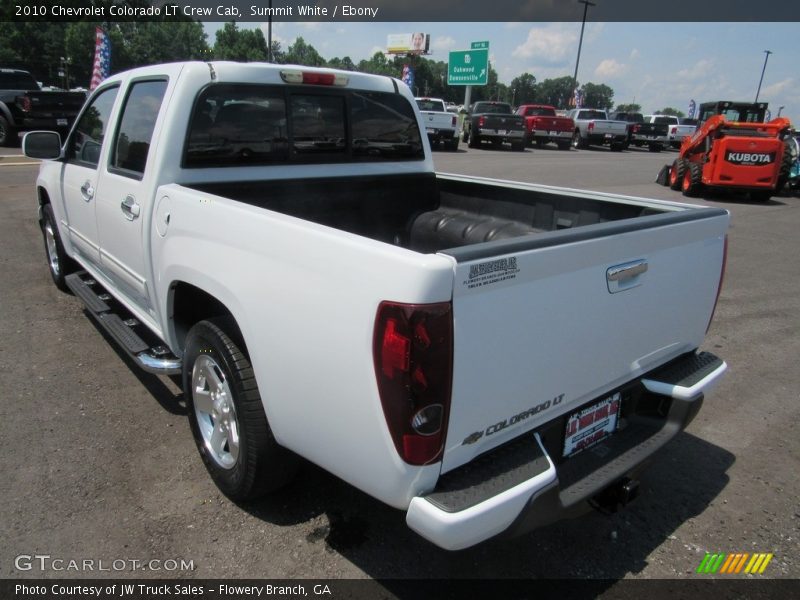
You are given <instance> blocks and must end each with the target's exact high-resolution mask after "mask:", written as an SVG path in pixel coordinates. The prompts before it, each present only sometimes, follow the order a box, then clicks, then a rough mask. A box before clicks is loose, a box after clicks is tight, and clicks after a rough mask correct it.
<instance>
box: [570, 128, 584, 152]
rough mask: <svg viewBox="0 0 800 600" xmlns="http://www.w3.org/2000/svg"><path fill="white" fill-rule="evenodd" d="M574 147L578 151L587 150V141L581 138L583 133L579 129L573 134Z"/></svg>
mask: <svg viewBox="0 0 800 600" xmlns="http://www.w3.org/2000/svg"><path fill="white" fill-rule="evenodd" d="M572 147H573V148H576V149H581V148H586V140H584V139H583V137H581V132H580V131H579V130H577V129H576V130H575V133H573V134H572Z"/></svg>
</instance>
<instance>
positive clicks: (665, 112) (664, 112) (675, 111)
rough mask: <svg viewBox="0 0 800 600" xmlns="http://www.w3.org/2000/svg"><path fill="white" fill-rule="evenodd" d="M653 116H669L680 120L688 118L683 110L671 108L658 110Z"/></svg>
mask: <svg viewBox="0 0 800 600" xmlns="http://www.w3.org/2000/svg"><path fill="white" fill-rule="evenodd" d="M653 114H654V115H669V116H672V117H680V118H683V117H685V116H686V113H684V112H683V111H681V110H678V109H677V108H672V107H671V106H668V107H667V108H662V109H661V110H657V111H656V112H654V113H653Z"/></svg>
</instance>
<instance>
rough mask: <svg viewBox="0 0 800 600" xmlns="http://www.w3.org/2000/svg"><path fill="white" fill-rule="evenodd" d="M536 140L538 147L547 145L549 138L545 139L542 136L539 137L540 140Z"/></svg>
mask: <svg viewBox="0 0 800 600" xmlns="http://www.w3.org/2000/svg"><path fill="white" fill-rule="evenodd" d="M534 141H535V143H536V147H537V148H544V147H545V144H547V140H543V139H541V138H540V139H538V140H534Z"/></svg>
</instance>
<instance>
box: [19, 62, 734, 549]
mask: <svg viewBox="0 0 800 600" xmlns="http://www.w3.org/2000/svg"><path fill="white" fill-rule="evenodd" d="M122 99H125V101H124V102H122V101H121V100H122ZM482 114H486V113H482ZM253 115H257V118H256V119H253V118H252V117H253ZM496 116H497V117H498V118H504V117H510V115H507V114H506V113H505V112H500V113H498V114H497V115H496ZM517 119H519V120H520V121H519V125H520V129H519V131H520V137H519V140H521V139H522V138H521V135H522V123H521V117H515V118H514V120H515V121H516V120H517ZM496 123H498V128H501V127H502V125H500V123H502V121H496ZM476 133H477V131H476ZM423 136H425V127H424V122H423V120H422V119H421V118H420V114H419V111H418V109H417V107H416V105H415V102H414V98H413V96H412V94H411V91H410V89H409V88H408V86H405V85H402V84H401V83H399V82H398V81H397V80H392V79H390V78H388V77H384V76H375V75H368V74H365V73H354V72H348V71H334V70H330V69H317V68H312V67H296V66H286V65H275V64H264V63H246V64H238V63H232V62H212V63H205V62H190V63H172V64H166V65H151V66H147V67H142V68H138V69H134V70H132V71H126V72H122V73H118V74H116V75H113V76H112V77H110V78H109V79H107V80H106V81H105V82H104V83H103V84H101V85H100V86H99V87H98V88H97V89H96V90H95V91H94V92H93V93H92V95H91V96H90V98H89V99H88V102H87V104H86V106H85V107H84V109H83V111H82V112H81V114H80V116H79V117H78V120H77V122H76V124H75V127H73V129H72V131H71V132H70V134H69V136H68V137H67V139H66V142H65V143H63V144H62V143H61V139H60V136H59V135H58V134H57V133H50V132H32V133H28V134H27V135H26V137H25V138H24V140H23V150H24V151H25V152H26V154H27V155H28V156H32V157H35V158H38V159H41V160H42V165H41V167H40V171H39V175H38V177H37V180H36V186H35V193H32V202H36V203H37V205H38V218H39V220H40V224H41V230H42V235H43V239H44V250H45V253H46V257H47V261H46V264H47V268H48V269H49V271H50V275H51V276H52V279H53V281H54V283H55V284H56V285H57V286H58V287H59V288H61V289H64V290H71V291H72V292H73V293H74V296H75V301H80V302H82V303H83V304H84V306H85V307H86V311H87V314H89V315H91V317H92V318H94V319H95V320H96V321H97V323H98V324H99V327H100V328H102V329H103V330H104V331H106V332H107V333H108V335H109V336H110V339H112V340H114V341H115V342H116V343H118V344H119V345H120V347H121V348H123V349H124V350H125V351H126V352H127V353H129V354H130V356H131V357H132V360H133V361H134V363H135V364H136V365H138V366H140V367H142V368H143V369H145V370H148V371H150V372H154V373H159V374H162V375H166V374H179V375H181V377H182V387H183V390H184V399H185V402H186V412H187V415H188V421H189V426H190V428H191V432H192V436H193V437H194V440H195V443H196V446H197V449H198V453H199V455H200V458H201V460H202V461H203V464H204V465H205V467H206V469H207V470H208V473H209V475H210V477H211V478H212V480H213V481H214V482H215V483H216V485H217V486H218V487H219V489H220V490H221V491H222V492H223V493H224V494H226V495H227V496H229V497H230V498H232V499H234V500H235V501H247V500H252V499H253V498H256V497H258V496H260V495H263V494H266V493H269V492H271V491H275V490H276V489H278V488H280V487H281V486H282V485H285V484H287V483H288V482H289V481H290V480H291V478H292V476H293V475H294V474H295V472H296V469H297V467H298V465H299V460H298V456H299V457H302V458H304V459H305V460H308V461H310V462H311V463H314V464H316V465H318V466H320V467H321V468H323V469H326V470H328V471H329V472H331V473H333V474H334V475H336V476H338V477H340V478H342V479H343V480H345V481H347V482H349V483H350V484H351V485H353V486H355V487H356V488H358V489H359V490H362V491H363V492H365V493H367V494H369V495H371V496H373V497H375V498H377V499H379V500H381V501H383V502H385V503H386V504H388V505H390V506H392V507H395V508H397V509H399V510H402V511H404V512H405V518H406V522H407V524H408V525H409V527H410V528H411V529H413V530H414V531H416V532H417V533H419V534H420V535H422V536H423V537H425V538H426V539H428V540H430V541H431V542H433V543H434V544H437V545H439V546H441V547H443V548H447V549H451V550H457V549H461V548H466V547H469V546H472V545H474V544H477V543H479V542H481V541H483V540H486V539H488V538H491V537H493V536H496V535H499V534H502V533H506V534H509V535H512V534H519V533H522V532H524V531H527V530H530V529H531V528H533V527H538V526H541V525H544V524H546V523H548V522H552V521H554V520H557V519H559V518H562V517H564V516H565V515H575V514H576V513H578V512H581V511H585V510H588V509H589V507H590V502H592V503H594V504H595V505H599V506H605V507H611V505H612V502H611V500H608V499H609V498H611V499H613V507H614V508H615V509H616V508H617V507H618V505H619V504H624V503H625V502H627V501H628V500H630V499H632V497H633V496H635V494H636V492H637V489H638V488H637V486H636V477H637V474H638V472H639V471H640V470H641V469H642V468H643V466H644V465H645V462H646V461H647V460H648V459H649V458H650V457H651V456H652V455H654V454H655V453H656V452H657V451H659V449H661V448H662V447H663V446H664V445H665V444H667V443H668V442H669V441H670V440H671V439H674V440H675V441H674V442H673V443H681V441H685V440H681V437H680V436H679V435H678V434H679V433H680V432H681V431H682V430H683V429H684V428H685V427H686V426H687V425H688V424H689V423H690V422H691V421H692V419H693V418H694V417H695V415H696V414H697V413H698V411H699V410H700V407H701V405H702V402H703V397H704V394H705V393H706V392H707V391H708V390H709V389H710V388H711V386H712V385H713V384H714V383H715V382H716V381H718V380H719V379H720V377H722V375H723V373H724V372H725V369H726V365H725V363H724V362H723V361H722V360H721V359H719V358H717V357H716V356H713V355H712V354H710V353H708V352H698V348H699V346H700V345H701V344H702V342H703V339H704V336H705V333H706V330H707V328H708V326H709V323H710V321H711V319H712V317H713V313H714V308H715V306H716V301H717V298H718V297H719V292H720V286H721V283H722V278H721V274H722V271H723V269H724V265H725V258H724V257H725V251H726V248H727V244H726V243H725V237H726V232H727V229H728V224H729V214H728V212H727V211H725V210H722V209H720V208H709V207H698V206H688V205H684V204H678V203H670V202H663V201H651V200H647V199H643V198H632V197H627V196H625V197H620V196H615V195H613V194H609V193H603V194H596V193H592V192H581V191H576V190H569V189H563V188H556V187H550V186H539V185H533V184H523V183H515V182H511V181H495V180H488V179H481V178H477V177H469V176H464V175H443V174H439V173H436V172H435V171H434V162H433V159H432V156H431V154H430V152H429V151H428V145H427V144H425V143H424V137H423ZM253 140H257V141H258V142H259V145H257V146H249V145H250V144H251V142H252V141H253ZM87 146H89V147H91V148H92V151H91V152H85V148H86V147H87ZM245 150H247V151H246V152H245ZM32 192H34V190H32ZM30 301H31V302H33V301H35V300H34V299H31V300H30ZM565 324H566V325H565ZM567 325H568V326H567ZM54 343H56V342H54ZM68 350H74V348H73V347H72V346H70V347H69V348H68V349H65V352H67V351H68ZM80 357H81V355H80V354H76V355H75V356H72V355H70V354H68V353H67V354H64V355H63V358H62V363H63V364H62V365H61V367H62V368H63V369H77V368H80V366H79V364H78V362H77V360H78V358H80ZM83 360H85V358H84V359H83ZM85 378H91V375H87V374H84V375H83V376H82V377H81V378H79V380H81V381H82V380H83V379H85ZM91 385H92V386H94V385H102V382H101V381H96V382H95V381H92V382H91ZM119 410H120V411H122V412H123V413H124V411H125V410H126V407H125V406H121V407H120V408H119ZM131 414H132V413H131ZM50 418H52V419H54V421H53V423H54V426H56V425H55V423H56V422H57V421H58V419H59V417H58V411H55V412H54V413H53V414H51V415H50ZM115 418H117V417H115ZM125 423H126V427H131V428H136V427H137V426H138V425H137V423H136V421H135V418H133V417H130V416H129V417H128V418H126V419H125ZM113 433H114V431H113V427H109V428H107V430H102V429H101V430H100V431H98V433H97V435H99V436H107V438H108V439H113ZM104 443H111V442H108V441H106V442H104ZM148 450H149V449H148ZM135 452H136V451H135V449H134V450H133V453H134V455H132V456H130V457H129V460H130V461H132V462H135V461H136V460H137V457H136V456H135ZM171 459H174V457H169V456H162V457H160V460H159V462H158V465H159V466H161V467H162V468H165V469H167V468H170V467H168V466H166V465H167V464H168V463H169V462H170V460H171ZM690 466H691V465H687V468H689V467H690ZM102 476H103V475H102V473H98V474H97V477H102ZM199 485H200V484H198V486H199ZM124 493H125V490H123V491H121V494H123V495H124ZM204 493H205V492H204ZM310 493H316V494H318V495H319V496H320V499H319V502H320V503H324V502H325V490H310ZM689 493H691V491H689ZM604 498H605V499H606V500H604ZM185 500H186V501H188V502H195V501H196V499H193V498H186V499H185ZM132 501H135V498H134V499H132ZM276 507H277V508H276V510H278V509H279V508H280V503H279V504H277V505H276ZM219 510H220V514H221V515H224V516H225V518H231V517H230V515H231V514H232V512H234V511H235V510H236V508H235V507H234V506H232V505H228V506H220V507H219ZM376 535H379V533H376Z"/></svg>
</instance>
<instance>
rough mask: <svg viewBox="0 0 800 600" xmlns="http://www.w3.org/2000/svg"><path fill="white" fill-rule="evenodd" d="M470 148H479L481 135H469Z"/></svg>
mask: <svg viewBox="0 0 800 600" xmlns="http://www.w3.org/2000/svg"><path fill="white" fill-rule="evenodd" d="M468 146H469V147H470V148H480V147H481V137H480V136H479V135H478V134H477V133H475V134H473V135H471V136H470V137H469V144H468Z"/></svg>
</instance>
